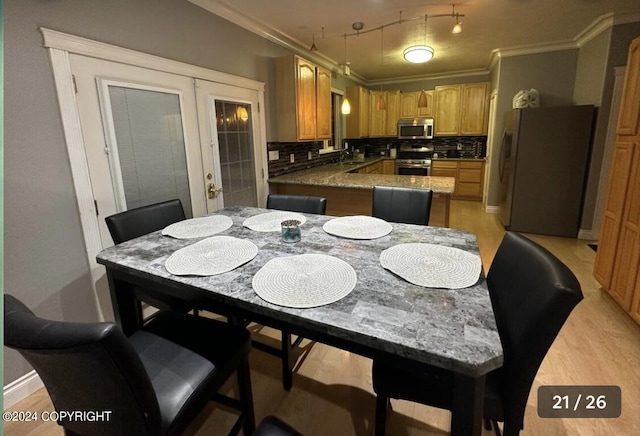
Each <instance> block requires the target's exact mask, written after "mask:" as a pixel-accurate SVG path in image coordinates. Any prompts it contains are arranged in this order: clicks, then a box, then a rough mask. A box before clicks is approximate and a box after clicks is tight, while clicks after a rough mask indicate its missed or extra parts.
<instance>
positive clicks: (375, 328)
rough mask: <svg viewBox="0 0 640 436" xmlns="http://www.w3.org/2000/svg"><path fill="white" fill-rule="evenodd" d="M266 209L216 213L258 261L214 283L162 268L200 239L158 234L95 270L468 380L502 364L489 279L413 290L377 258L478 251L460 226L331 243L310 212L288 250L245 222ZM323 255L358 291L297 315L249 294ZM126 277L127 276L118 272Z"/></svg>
mask: <svg viewBox="0 0 640 436" xmlns="http://www.w3.org/2000/svg"><path fill="white" fill-rule="evenodd" d="M267 211H268V210H266V209H258V208H249V207H230V208H226V209H223V210H220V211H218V212H216V214H221V215H226V216H229V217H231V219H232V221H233V225H232V226H231V228H229V229H227V230H225V231H223V232H221V233H219V234H218V235H229V236H235V237H238V238H243V239H249V240H251V241H252V242H253V243H254V244H256V245H257V246H258V254H257V256H256V257H255V258H254V259H253V260H251V261H250V262H248V263H246V264H245V265H243V266H241V267H239V268H236V269H235V270H232V271H230V272H227V273H224V274H221V275H216V276H209V277H196V276H174V275H172V274H170V273H169V272H168V271H167V270H166V268H165V261H166V260H167V258H168V257H169V256H170V255H171V254H172V253H173V252H175V251H176V250H178V249H180V248H183V247H185V246H187V245H190V244H193V243H195V242H197V241H198V240H199V239H188V240H185V239H174V238H171V237H168V236H162V234H161V232H160V231H157V232H154V233H150V234H148V235H145V236H142V237H140V238H136V239H133V240H130V241H127V242H125V243H122V244H119V245H116V246H113V247H110V248H107V249H105V250H103V251H102V252H101V253H100V254H99V255H98V256H97V260H98V263H100V264H102V265H104V266H106V267H107V268H108V269H110V270H111V271H113V272H119V273H125V275H132V276H134V277H136V278H137V279H140V278H142V279H143V280H144V281H145V282H153V283H158V284H162V285H165V286H169V287H171V288H172V289H184V288H188V289H189V290H190V291H191V292H193V291H194V290H195V291H196V292H197V293H198V298H199V299H200V300H203V299H204V300H206V299H207V298H209V297H210V298H211V299H212V300H217V301H221V300H222V301H225V304H227V305H228V306H229V307H235V308H237V309H241V310H242V311H244V312H248V313H253V314H256V315H260V316H262V317H265V316H266V317H270V318H272V319H277V320H279V321H281V322H285V323H287V325H290V326H291V327H292V332H293V333H295V327H299V328H301V329H309V330H311V331H321V332H322V333H323V334H327V335H331V337H332V338H337V339H339V340H340V341H347V342H348V343H355V344H359V345H362V346H365V347H369V348H370V349H375V350H379V351H380V352H382V353H384V354H385V355H391V356H396V355H397V356H402V357H405V358H407V359H410V360H412V361H417V362H421V363H428V364H431V365H435V366H439V367H442V368H446V369H450V370H453V371H455V372H458V373H462V374H465V375H468V376H472V377H478V376H481V375H483V374H486V373H487V372H489V371H491V370H493V369H495V368H497V367H499V366H501V365H502V359H503V354H502V353H503V351H502V346H501V343H500V338H499V336H498V333H497V327H496V323H495V318H494V314H493V310H492V307H491V301H490V298H489V293H488V288H487V283H486V280H485V277H484V275H483V274H481V276H480V278H479V280H478V281H477V282H476V283H475V284H474V285H473V286H471V287H469V288H464V289H458V290H449V289H435V288H425V287H420V286H416V285H413V284H410V283H408V282H406V281H404V280H403V279H401V278H400V277H398V276H396V275H394V274H393V273H391V272H389V271H387V270H385V269H384V268H382V266H381V265H380V261H379V258H380V253H381V252H382V251H383V250H385V249H386V248H389V247H391V246H393V245H396V244H399V243H406V242H424V243H432V244H440V245H444V246H450V247H456V248H459V249H462V250H465V251H468V252H471V253H474V254H476V255H478V254H479V252H478V246H477V242H476V237H475V235H473V234H471V233H468V232H465V231H462V230H457V229H449V228H441V227H427V226H417V225H409V224H397V223H392V227H393V230H392V231H391V233H390V234H388V235H386V236H384V237H382V238H378V239H373V240H353V239H343V238H339V237H336V236H332V235H330V234H328V233H326V232H324V230H323V229H322V225H323V224H324V223H325V222H327V221H328V220H330V219H332V218H333V217H331V216H324V215H313V214H305V216H306V218H307V221H306V223H304V224H303V225H302V226H301V231H302V240H301V241H300V242H297V243H293V244H290V243H283V242H281V240H280V232H269V233H264V232H255V231H252V230H250V229H248V228H246V227H244V226H243V225H242V222H243V221H244V220H245V219H246V218H248V217H250V216H254V215H258V214H261V213H264V212H267ZM304 253H322V254H328V255H331V256H335V257H338V258H340V259H342V260H344V261H345V262H347V263H348V264H350V265H351V266H352V267H353V268H354V270H355V271H356V274H357V283H356V286H355V289H354V290H353V291H352V292H351V293H350V294H349V295H347V296H346V297H344V298H343V299H341V300H339V301H337V302H335V303H331V304H329V305H325V306H321V307H316V308H311V309H296V308H287V307H281V306H277V305H274V304H271V303H268V302H266V301H264V300H262V299H261V298H260V297H258V296H257V295H256V293H255V292H254V291H253V289H252V285H251V282H252V278H253V276H254V275H255V274H256V273H257V272H258V270H260V268H262V266H263V265H264V264H265V263H266V262H267V261H269V260H270V259H272V258H274V257H279V256H289V255H296V254H304ZM121 275H122V274H121Z"/></svg>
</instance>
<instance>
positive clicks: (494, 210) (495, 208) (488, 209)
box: [484, 204, 500, 213]
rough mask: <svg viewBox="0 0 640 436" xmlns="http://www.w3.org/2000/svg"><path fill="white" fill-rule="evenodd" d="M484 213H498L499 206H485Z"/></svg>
mask: <svg viewBox="0 0 640 436" xmlns="http://www.w3.org/2000/svg"><path fill="white" fill-rule="evenodd" d="M484 211H485V212H486V213H500V206H489V205H488V204H487V205H486V206H485V208H484Z"/></svg>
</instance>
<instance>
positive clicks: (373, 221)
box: [322, 215, 393, 239]
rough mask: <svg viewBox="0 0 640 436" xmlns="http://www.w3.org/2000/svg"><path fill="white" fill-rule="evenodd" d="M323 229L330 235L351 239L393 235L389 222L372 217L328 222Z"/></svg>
mask: <svg viewBox="0 0 640 436" xmlns="http://www.w3.org/2000/svg"><path fill="white" fill-rule="evenodd" d="M322 229H323V230H324V231H325V232H327V233H329V234H330V235H334V236H339V237H341V238H349V239H376V238H381V237H383V236H385V235H388V234H389V233H391V230H393V227H391V224H389V223H388V222H386V221H384V220H381V219H380V218H375V217H372V216H363V215H356V216H345V217H340V218H334V219H332V220H330V221H327V222H326V223H324V225H323V226H322Z"/></svg>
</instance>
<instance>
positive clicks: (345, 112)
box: [340, 33, 351, 115]
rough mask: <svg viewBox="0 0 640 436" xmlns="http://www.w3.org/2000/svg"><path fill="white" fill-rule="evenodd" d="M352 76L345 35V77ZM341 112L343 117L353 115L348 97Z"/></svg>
mask: <svg viewBox="0 0 640 436" xmlns="http://www.w3.org/2000/svg"><path fill="white" fill-rule="evenodd" d="M349 74H351V70H350V69H349V62H347V34H346V33H345V34H344V75H345V76H348V75H349ZM340 112H342V114H343V115H349V114H350V113H351V104H350V103H349V99H348V98H347V96H345V97H344V99H343V100H342V107H341V108H340Z"/></svg>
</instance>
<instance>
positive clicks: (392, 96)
mask: <svg viewBox="0 0 640 436" xmlns="http://www.w3.org/2000/svg"><path fill="white" fill-rule="evenodd" d="M385 94H386V96H387V121H386V125H387V128H386V132H385V136H397V135H398V119H399V118H400V91H385Z"/></svg>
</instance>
